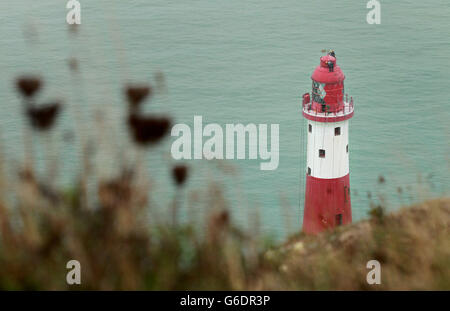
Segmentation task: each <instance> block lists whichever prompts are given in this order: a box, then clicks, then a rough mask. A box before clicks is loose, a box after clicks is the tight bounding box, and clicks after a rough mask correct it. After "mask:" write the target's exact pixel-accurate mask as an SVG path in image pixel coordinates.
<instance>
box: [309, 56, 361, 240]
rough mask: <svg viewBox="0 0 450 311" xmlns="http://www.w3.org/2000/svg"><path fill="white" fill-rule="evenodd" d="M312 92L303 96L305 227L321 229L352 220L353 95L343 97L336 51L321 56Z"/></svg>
mask: <svg viewBox="0 0 450 311" xmlns="http://www.w3.org/2000/svg"><path fill="white" fill-rule="evenodd" d="M311 79H312V94H311V95H310V94H309V93H306V94H304V95H303V116H304V117H305V118H306V119H307V129H306V130H307V133H308V134H307V141H308V142H307V155H306V157H307V161H306V163H307V164H306V189H305V208H304V214H303V231H304V232H306V233H312V234H314V233H319V232H321V231H324V230H326V229H327V228H332V227H335V226H338V225H342V224H347V223H350V222H351V221H352V212H351V204H350V174H349V173H350V169H349V146H348V141H349V139H348V130H349V121H350V118H351V117H352V116H353V99H351V100H350V101H349V100H348V98H347V95H344V94H345V93H344V79H345V76H344V74H343V72H342V71H341V68H340V67H339V66H338V65H337V64H336V57H335V54H334V52H330V53H328V55H326V56H322V57H321V58H320V65H319V66H318V67H317V68H316V69H315V70H314V72H313V74H312V76H311Z"/></svg>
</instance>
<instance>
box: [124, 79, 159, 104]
mask: <svg viewBox="0 0 450 311" xmlns="http://www.w3.org/2000/svg"><path fill="white" fill-rule="evenodd" d="M125 93H126V96H127V99H128V103H129V104H130V108H132V109H134V108H137V107H138V106H139V105H140V104H141V103H142V102H143V101H144V100H145V99H146V98H147V97H148V96H149V95H151V94H152V88H151V87H150V86H149V85H140V86H139V85H130V86H128V87H127V88H126V89H125Z"/></svg>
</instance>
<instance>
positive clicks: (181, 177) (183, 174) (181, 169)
mask: <svg viewBox="0 0 450 311" xmlns="http://www.w3.org/2000/svg"><path fill="white" fill-rule="evenodd" d="M187 176H188V167H187V166H186V165H177V166H175V167H174V168H172V177H173V180H174V181H175V183H176V184H177V186H181V185H183V184H184V183H185V181H186V179H187Z"/></svg>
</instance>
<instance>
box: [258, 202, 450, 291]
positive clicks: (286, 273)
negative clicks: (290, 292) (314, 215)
mask: <svg viewBox="0 0 450 311" xmlns="http://www.w3.org/2000/svg"><path fill="white" fill-rule="evenodd" d="M449 228H450V199H438V200H432V201H427V202H425V203H422V204H419V205H415V206H412V207H408V208H403V209H401V210H400V211H398V212H396V213H393V214H389V215H383V211H382V210H381V209H378V210H375V212H374V213H373V217H372V219H371V220H366V221H361V222H358V223H355V224H352V225H350V226H346V227H342V228H339V229H337V230H335V231H332V232H326V233H324V234H321V235H319V236H317V237H311V236H305V235H302V234H301V235H297V236H294V237H292V238H291V239H290V240H289V241H288V242H287V243H285V245H283V246H282V247H280V248H277V249H273V250H270V251H268V252H267V253H266V254H265V258H266V261H267V263H266V268H265V271H264V273H263V276H262V278H261V280H258V281H257V282H255V284H254V285H253V287H254V288H257V289H278V290H281V289H310V290H327V289H331V290H336V289H337V290H369V289H370V290H373V289H380V290H420V289H425V290H429V289H438V290H442V289H446V290H449V289H450V234H449V233H450V232H449V231H450V230H449ZM371 259H376V260H378V261H379V262H380V263H381V284H380V285H368V284H367V282H366V275H367V273H368V271H369V269H367V268H366V264H367V262H368V261H369V260H371Z"/></svg>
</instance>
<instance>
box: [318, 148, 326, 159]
mask: <svg viewBox="0 0 450 311" xmlns="http://www.w3.org/2000/svg"><path fill="white" fill-rule="evenodd" d="M319 158H325V149H319Z"/></svg>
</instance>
